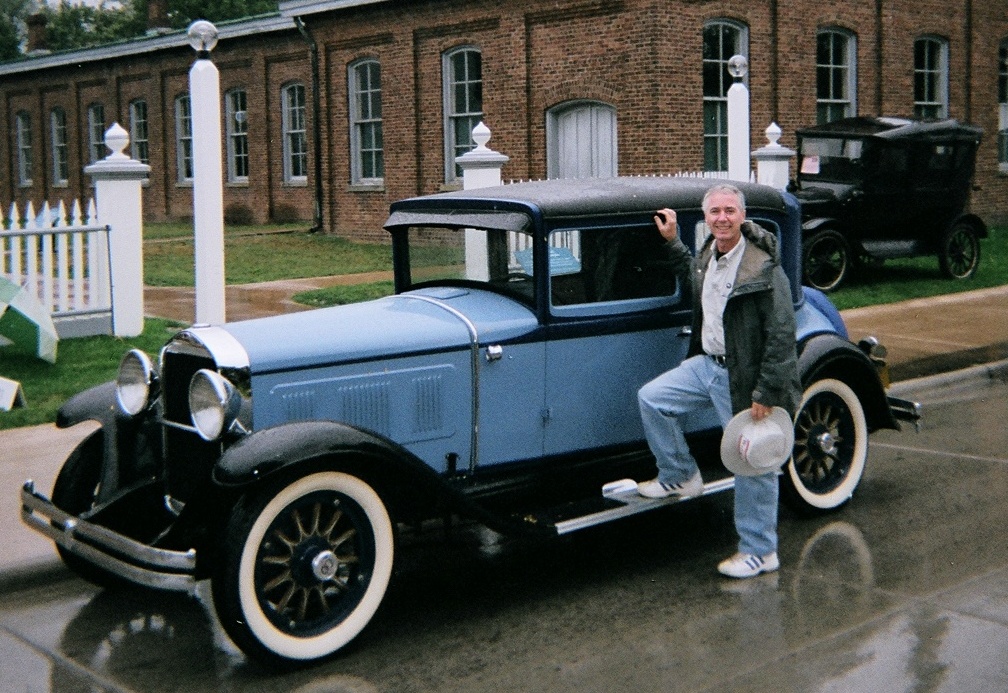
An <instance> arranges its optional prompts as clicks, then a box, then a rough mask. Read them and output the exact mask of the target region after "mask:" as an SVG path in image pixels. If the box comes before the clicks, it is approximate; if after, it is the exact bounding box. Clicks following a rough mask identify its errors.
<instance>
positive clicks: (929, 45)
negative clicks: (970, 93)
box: [913, 36, 949, 119]
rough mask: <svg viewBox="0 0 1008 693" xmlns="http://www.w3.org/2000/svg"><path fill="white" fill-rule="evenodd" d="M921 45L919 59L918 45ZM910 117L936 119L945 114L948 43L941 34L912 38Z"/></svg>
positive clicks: (947, 108)
mask: <svg viewBox="0 0 1008 693" xmlns="http://www.w3.org/2000/svg"><path fill="white" fill-rule="evenodd" d="M920 47H923V48H924V49H925V54H924V56H923V57H924V61H923V63H922V62H921V61H919V60H918V57H919V55H918V54H919V48H920ZM913 48H914V66H913V68H914V90H913V98H914V117H915V118H928V119H932V118H933V119H940V118H948V114H949V43H948V39H945V38H943V37H941V36H921V37H919V38H918V39H917V40H915V41H914V46H913Z"/></svg>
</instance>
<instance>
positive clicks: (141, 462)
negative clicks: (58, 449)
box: [56, 381, 161, 500]
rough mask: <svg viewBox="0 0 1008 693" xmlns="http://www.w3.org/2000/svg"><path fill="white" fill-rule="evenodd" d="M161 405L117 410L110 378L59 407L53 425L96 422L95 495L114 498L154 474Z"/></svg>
mask: <svg viewBox="0 0 1008 693" xmlns="http://www.w3.org/2000/svg"><path fill="white" fill-rule="evenodd" d="M159 412H160V404H159V403H155V404H154V405H153V407H151V408H150V409H149V410H147V411H145V412H144V413H142V414H140V415H138V416H134V417H128V416H125V415H124V414H123V413H122V412H121V411H120V409H119V405H118V403H117V400H116V383H115V381H109V382H106V383H102V384H101V385H95V386H94V387H92V388H89V389H87V390H84V391H82V392H79V393H77V394H76V395H74V396H73V397H71V398H70V399H68V400H67V401H66V402H64V403H63V405H62V406H61V407H60V408H59V411H58V412H57V413H56V427H57V428H70V427H71V426H76V425H77V424H79V423H83V422H85V421H95V422H97V423H98V424H99V425H100V427H101V428H100V429H99V430H98V431H96V432H95V433H93V434H92V435H101V437H102V459H103V462H102V476H101V489H100V491H99V494H98V498H99V499H101V500H106V499H109V498H111V497H113V496H114V495H115V494H116V492H117V491H118V490H119V489H120V488H122V487H123V486H125V485H129V484H131V483H134V482H135V481H136V480H137V479H139V478H141V477H143V476H145V475H148V474H155V473H156V469H157V467H158V465H159V460H160V457H159V452H158V451H159V450H160V446H159V445H152V444H151V441H157V440H160V437H161V431H160V423H159V418H160V417H159Z"/></svg>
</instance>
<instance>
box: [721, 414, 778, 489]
mask: <svg viewBox="0 0 1008 693" xmlns="http://www.w3.org/2000/svg"><path fill="white" fill-rule="evenodd" d="M793 447H794V424H793V423H792V421H791V417H790V416H789V415H788V413H787V412H786V411H785V410H784V409H782V408H780V407H774V408H773V409H772V410H771V412H770V415H769V416H767V417H766V418H764V419H762V420H761V421H753V418H752V412H751V410H749V409H746V410H744V411H741V412H739V413H738V414H736V415H735V416H734V417H733V418H732V420H731V421H729V422H728V425H727V426H725V429H724V434H723V435H722V436H721V461H722V462H724V466H725V467H727V468H728V471H730V472H732V473H733V474H736V475H740V476H758V475H760V474H766V473H767V472H772V471H774V470H776V469H778V468H780V466H781V465H782V464H784V463H785V462H787V461H788V458H790V457H791V449H792V448H793Z"/></svg>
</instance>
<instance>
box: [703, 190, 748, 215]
mask: <svg viewBox="0 0 1008 693" xmlns="http://www.w3.org/2000/svg"><path fill="white" fill-rule="evenodd" d="M718 193H727V194H729V195H734V196H735V197H736V198H737V199H738V203H739V209H741V210H742V212H743V213H744V212H745V195H743V194H742V191H741V190H739V189H738V188H736V187H735V186H734V185H732V184H731V183H718V184H717V185H715V186H714V187H712V188H711V189H710V190H708V191H707V192H706V193H704V196H703V202H702V203H701V205H700V208H701V209H703V211H704V214H706V213H707V200H709V199H710V197H711V195H716V194H718Z"/></svg>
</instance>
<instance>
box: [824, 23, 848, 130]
mask: <svg viewBox="0 0 1008 693" xmlns="http://www.w3.org/2000/svg"><path fill="white" fill-rule="evenodd" d="M824 38H825V39H827V40H829V47H828V50H829V56H828V57H827V59H826V62H821V61H820V58H821V56H820V53H819V42H820V41H821V40H823V39H824ZM838 44H839V45H838ZM824 79H825V84H824V83H823V82H824ZM824 87H825V89H824ZM824 91H825V92H826V93H827V95H826V96H823V92H824ZM838 109H839V111H840V113H839V114H836V113H835V111H836V110H838ZM831 112H832V113H833V114H832V116H831V115H830V113H831ZM855 115H857V35H856V34H854V33H853V32H850V31H848V30H846V29H841V28H839V27H827V28H825V29H822V30H820V31H819V32H817V33H816V122H817V123H818V124H819V125H822V124H824V123H827V122H829V121H831V120H839V119H841V118H850V117H853V116H855Z"/></svg>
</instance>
